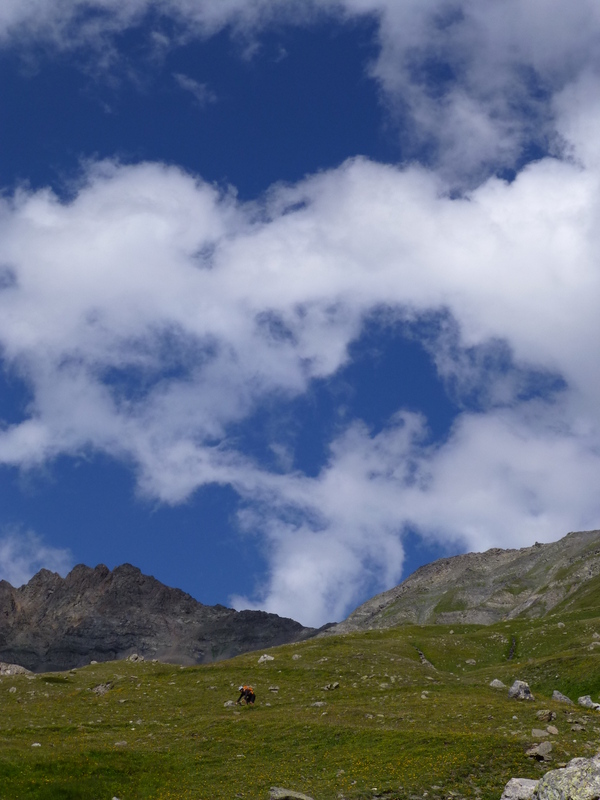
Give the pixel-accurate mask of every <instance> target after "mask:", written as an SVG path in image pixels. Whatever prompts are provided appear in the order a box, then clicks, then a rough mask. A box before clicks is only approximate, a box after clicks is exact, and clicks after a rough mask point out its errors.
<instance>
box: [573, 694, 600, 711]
mask: <svg viewBox="0 0 600 800" xmlns="http://www.w3.org/2000/svg"><path fill="white" fill-rule="evenodd" d="M577 702H578V703H579V705H580V706H583V707H584V708H591V709H592V710H593V711H598V709H600V703H594V701H593V700H592V698H591V697H590V696H589V694H584V695H583V697H578V698H577Z"/></svg>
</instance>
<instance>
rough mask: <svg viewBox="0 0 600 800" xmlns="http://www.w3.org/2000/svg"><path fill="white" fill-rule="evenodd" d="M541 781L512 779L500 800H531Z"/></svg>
mask: <svg viewBox="0 0 600 800" xmlns="http://www.w3.org/2000/svg"><path fill="white" fill-rule="evenodd" d="M538 783H539V781H533V780H531V779H530V778H511V779H510V780H509V782H508V783H507V784H506V786H505V787H504V791H503V792H502V797H501V798H500V800H529V798H531V797H532V796H533V793H534V791H535V790H536V788H537V785H538Z"/></svg>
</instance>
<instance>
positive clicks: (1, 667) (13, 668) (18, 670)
mask: <svg viewBox="0 0 600 800" xmlns="http://www.w3.org/2000/svg"><path fill="white" fill-rule="evenodd" d="M0 675H31V672H30V670H28V669H25V667H21V666H19V665H18V664H7V663H6V662H4V661H0Z"/></svg>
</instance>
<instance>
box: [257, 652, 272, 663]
mask: <svg viewBox="0 0 600 800" xmlns="http://www.w3.org/2000/svg"><path fill="white" fill-rule="evenodd" d="M267 661H275V659H274V658H273V656H268V655H267V654H266V653H265V654H264V655H262V656H261V657H260V658H259V659H258V663H259V664H266V663H267Z"/></svg>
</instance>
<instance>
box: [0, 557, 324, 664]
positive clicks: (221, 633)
mask: <svg viewBox="0 0 600 800" xmlns="http://www.w3.org/2000/svg"><path fill="white" fill-rule="evenodd" d="M316 632H317V631H316V630H315V629H313V628H306V627H304V626H303V625H301V624H300V623H299V622H296V621H295V620H292V619H288V618H284V617H279V616H278V615H277V614H269V613H267V612H265V611H235V610H234V609H231V608H226V607H225V606H222V605H215V606H207V605H204V604H202V603H200V602H199V601H198V600H195V599H194V598H193V597H192V596H191V595H189V594H187V593H186V592H183V591H182V590H181V589H175V588H172V587H169V586H165V584H163V583H161V582H160V581H158V580H157V579H156V578H154V577H152V576H148V575H144V574H143V573H142V572H141V570H139V569H138V568H137V567H134V566H132V565H131V564H122V565H120V566H118V567H115V569H114V570H109V569H108V567H106V566H105V565H103V564H99V565H98V566H96V567H87V566H85V565H84V564H78V565H77V566H76V567H74V568H73V569H72V570H71V572H69V574H68V575H67V576H66V577H65V578H62V577H61V576H60V575H59V574H58V573H55V572H50V571H49V570H46V569H42V570H40V571H39V572H38V573H37V574H36V575H34V576H33V577H32V578H31V580H30V581H29V582H28V583H27V584H24V585H23V586H21V587H19V588H14V587H13V586H11V584H9V583H8V582H7V581H0V661H5V662H11V663H15V664H20V665H22V666H24V667H26V668H27V669H31V670H33V671H36V672H39V671H52V670H64V669H70V668H72V667H77V666H82V665H83V664H87V663H89V661H90V660H96V661H110V660H113V659H119V658H125V657H127V656H129V655H131V654H132V653H134V652H135V653H138V654H139V655H143V656H144V657H145V658H157V659H159V660H163V661H168V662H173V663H180V664H202V663H209V662H212V661H216V660H221V659H223V658H231V657H233V656H235V655H239V654H241V653H245V652H248V651H252V650H258V649H262V648H268V647H273V646H275V645H278V644H286V643H288V642H294V641H299V640H302V639H305V638H308V637H311V636H312V635H314V634H315V633H316Z"/></svg>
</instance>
